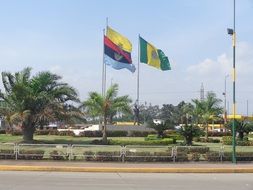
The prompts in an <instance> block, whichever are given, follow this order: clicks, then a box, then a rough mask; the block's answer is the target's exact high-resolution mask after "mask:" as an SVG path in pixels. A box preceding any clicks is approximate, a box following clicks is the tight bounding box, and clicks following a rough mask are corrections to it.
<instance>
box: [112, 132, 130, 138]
mask: <svg viewBox="0 0 253 190" xmlns="http://www.w3.org/2000/svg"><path fill="white" fill-rule="evenodd" d="M127 135H128V132H127V131H107V136H108V137H127Z"/></svg>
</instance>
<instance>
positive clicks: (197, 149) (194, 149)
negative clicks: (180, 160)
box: [177, 146, 210, 154]
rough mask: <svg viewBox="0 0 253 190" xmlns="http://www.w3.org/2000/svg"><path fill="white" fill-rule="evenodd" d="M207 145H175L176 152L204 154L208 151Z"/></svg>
mask: <svg viewBox="0 0 253 190" xmlns="http://www.w3.org/2000/svg"><path fill="white" fill-rule="evenodd" d="M209 149H210V148H209V147H206V146H179V147H177V153H186V154H190V153H199V154H205V153H207V152H209Z"/></svg>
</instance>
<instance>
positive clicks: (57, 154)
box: [49, 150, 69, 160]
mask: <svg viewBox="0 0 253 190" xmlns="http://www.w3.org/2000/svg"><path fill="white" fill-rule="evenodd" d="M68 158H69V155H65V154H64V153H63V152H62V151H59V150H53V151H51V152H50V153H49V159H53V160H68Z"/></svg>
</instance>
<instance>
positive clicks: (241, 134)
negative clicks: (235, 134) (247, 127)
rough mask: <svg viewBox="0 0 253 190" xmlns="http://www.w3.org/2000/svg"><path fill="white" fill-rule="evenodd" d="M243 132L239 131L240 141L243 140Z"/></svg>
mask: <svg viewBox="0 0 253 190" xmlns="http://www.w3.org/2000/svg"><path fill="white" fill-rule="evenodd" d="M243 133H244V132H241V131H240V132H239V139H240V140H241V141H242V140H243V137H244V134H243Z"/></svg>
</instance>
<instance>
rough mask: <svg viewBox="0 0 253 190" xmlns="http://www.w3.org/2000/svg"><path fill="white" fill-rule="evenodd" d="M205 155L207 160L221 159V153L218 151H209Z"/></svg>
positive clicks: (216, 160)
mask: <svg viewBox="0 0 253 190" xmlns="http://www.w3.org/2000/svg"><path fill="white" fill-rule="evenodd" d="M204 157H205V160H206V161H211V162H218V161H221V155H220V153H219V152H217V151H210V152H207V153H206V154H205V156H204Z"/></svg>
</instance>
